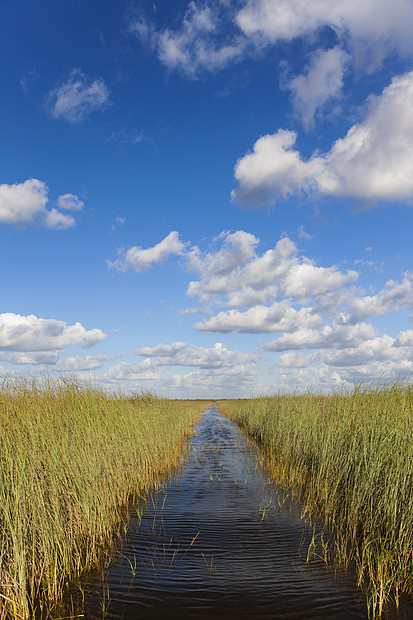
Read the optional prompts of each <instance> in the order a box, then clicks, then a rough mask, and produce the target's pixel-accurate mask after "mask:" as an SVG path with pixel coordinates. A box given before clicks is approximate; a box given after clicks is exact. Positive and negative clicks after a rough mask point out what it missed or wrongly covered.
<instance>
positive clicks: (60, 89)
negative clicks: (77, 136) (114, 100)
mask: <svg viewBox="0 0 413 620" xmlns="http://www.w3.org/2000/svg"><path fill="white" fill-rule="evenodd" d="M108 105H109V89H108V87H107V86H106V84H105V82H104V81H103V80H102V79H101V78H97V79H94V80H93V79H91V78H89V77H88V76H86V75H85V74H84V73H83V72H82V71H81V70H80V69H72V71H71V73H70V75H69V78H68V79H67V81H66V82H63V83H61V84H59V85H58V86H56V87H55V88H53V90H51V91H50V93H49V94H48V96H47V109H48V110H49V112H50V114H51V115H52V116H53V118H57V119H60V118H62V119H64V120H66V121H68V122H69V123H72V124H73V125H75V124H79V123H81V122H82V121H83V120H85V118H86V117H87V116H89V115H90V114H91V113H92V112H95V111H99V110H104V109H106V108H107V107H108Z"/></svg>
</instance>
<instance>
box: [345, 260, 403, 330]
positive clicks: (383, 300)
mask: <svg viewBox="0 0 413 620" xmlns="http://www.w3.org/2000/svg"><path fill="white" fill-rule="evenodd" d="M403 308H413V273H409V272H407V273H405V274H404V277H403V280H402V281H401V282H395V281H394V280H389V281H388V282H386V284H385V286H384V287H383V289H382V290H381V291H380V292H379V293H377V295H367V296H365V297H355V298H354V299H353V300H352V301H351V303H350V304H349V309H348V311H349V319H350V320H351V321H352V322H358V321H361V320H363V319H365V318H366V317H368V316H381V315H383V314H388V313H389V312H400V310H401V309H403Z"/></svg>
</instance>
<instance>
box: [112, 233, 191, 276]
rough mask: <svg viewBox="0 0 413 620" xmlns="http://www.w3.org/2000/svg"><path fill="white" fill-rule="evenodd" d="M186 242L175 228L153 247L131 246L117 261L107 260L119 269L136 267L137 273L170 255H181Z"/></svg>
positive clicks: (124, 269)
mask: <svg viewBox="0 0 413 620" xmlns="http://www.w3.org/2000/svg"><path fill="white" fill-rule="evenodd" d="M184 250H185V244H184V243H182V242H181V241H180V239H179V234H178V233H177V232H176V231H175V230H174V231H172V232H171V233H169V235H168V236H167V237H165V239H163V240H162V241H161V242H160V243H157V244H156V245H154V246H153V247H151V248H147V249H142V248H141V247H139V246H134V247H132V248H129V250H127V252H125V253H124V254H123V255H121V257H120V258H119V259H117V260H116V261H113V262H111V261H107V262H108V265H109V267H114V268H115V269H118V270H119V271H126V270H128V269H134V270H135V271H136V272H137V273H140V272H141V271H146V270H147V269H149V268H150V267H152V265H154V264H156V263H160V262H162V261H165V260H166V259H167V258H169V257H170V256H174V255H175V256H180V255H182V254H183V253H184Z"/></svg>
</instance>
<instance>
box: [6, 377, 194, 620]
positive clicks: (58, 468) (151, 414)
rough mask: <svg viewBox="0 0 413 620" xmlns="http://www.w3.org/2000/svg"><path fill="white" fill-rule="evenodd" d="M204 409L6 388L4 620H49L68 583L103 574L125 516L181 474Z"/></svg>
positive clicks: (50, 386) (47, 386)
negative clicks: (173, 472)
mask: <svg viewBox="0 0 413 620" xmlns="http://www.w3.org/2000/svg"><path fill="white" fill-rule="evenodd" d="M205 404H206V403H205ZM202 405H204V404H203V403H202ZM204 406H205V405H204ZM201 408H202V407H201V405H200V402H192V403H191V402H186V403H184V402H181V403H177V402H174V401H171V400H167V399H158V398H156V397H153V396H151V395H143V396H136V397H134V398H131V399H127V398H125V397H124V396H122V395H108V394H107V393H105V392H103V391H100V390H98V389H95V388H92V387H90V386H81V385H78V384H76V382H75V381H73V380H69V381H65V380H63V381H62V380H60V381H59V382H51V381H48V380H44V381H41V382H39V381H36V380H33V381H27V380H24V381H18V380H13V381H4V382H3V385H2V386H1V389H0V618H6V617H13V618H28V617H33V616H34V615H35V614H40V615H42V617H46V616H47V613H48V609H50V608H51V607H53V605H55V604H56V602H57V601H58V600H59V598H60V597H61V595H62V591H63V589H64V587H65V584H66V583H67V580H68V579H70V578H73V577H75V576H76V575H78V574H80V573H81V572H82V571H84V570H86V569H88V568H91V567H93V566H96V565H98V564H99V562H100V560H101V558H102V553H103V550H104V549H105V548H107V547H108V545H109V544H110V543H111V541H112V540H113V539H114V536H116V533H117V532H119V528H120V526H121V520H122V517H121V515H122V507H124V506H125V504H126V503H127V502H128V501H130V500H131V498H132V497H133V496H134V495H142V494H144V493H146V492H147V491H148V490H149V489H150V488H152V487H153V486H154V485H156V483H157V481H158V480H159V479H160V476H161V475H162V474H164V473H165V472H166V471H167V470H168V469H170V468H171V467H172V466H173V465H174V464H176V462H177V460H178V459H179V456H180V454H181V453H182V450H183V448H184V445H185V444H184V438H185V436H186V435H187V434H188V432H189V431H190V427H191V425H192V424H193V423H194V422H195V419H196V414H197V412H199V411H200V410H201Z"/></svg>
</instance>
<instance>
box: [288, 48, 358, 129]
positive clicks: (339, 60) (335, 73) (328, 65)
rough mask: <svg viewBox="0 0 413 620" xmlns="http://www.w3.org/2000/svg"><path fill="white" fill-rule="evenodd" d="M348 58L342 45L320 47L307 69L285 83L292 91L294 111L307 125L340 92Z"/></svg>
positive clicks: (309, 124)
mask: <svg viewBox="0 0 413 620" xmlns="http://www.w3.org/2000/svg"><path fill="white" fill-rule="evenodd" d="M349 61H350V56H349V55H348V54H347V52H345V51H344V50H342V49H340V48H339V47H333V48H332V49H329V50H326V51H324V50H322V49H318V50H317V51H316V52H315V53H314V54H313V56H312V58H311V61H310V64H309V66H308V68H307V72H306V73H305V74H302V75H298V76H296V77H294V78H293V79H291V80H290V81H289V83H288V84H287V85H286V87H287V89H288V90H289V91H291V93H292V97H293V107H294V111H295V113H296V115H297V116H298V117H299V118H301V120H302V122H303V124H304V127H306V128H307V129H310V128H311V127H313V126H314V117H315V116H316V114H318V113H321V111H322V109H323V107H324V106H325V104H326V103H327V101H329V100H330V99H333V98H337V97H339V96H340V94H341V89H342V87H343V77H344V72H345V70H346V68H347V67H348V65H349Z"/></svg>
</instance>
